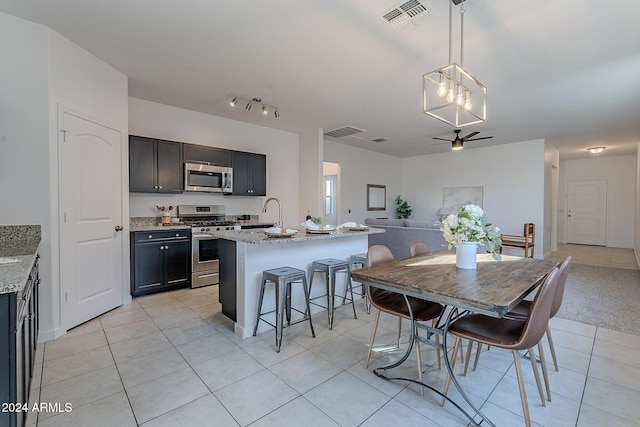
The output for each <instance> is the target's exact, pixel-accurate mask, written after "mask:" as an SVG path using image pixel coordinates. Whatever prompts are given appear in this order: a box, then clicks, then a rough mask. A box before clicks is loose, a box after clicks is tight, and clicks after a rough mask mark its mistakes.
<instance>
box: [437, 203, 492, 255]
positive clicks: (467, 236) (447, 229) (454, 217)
mask: <svg viewBox="0 0 640 427" xmlns="http://www.w3.org/2000/svg"><path fill="white" fill-rule="evenodd" d="M440 231H442V234H443V236H444V238H445V240H446V241H447V242H448V243H449V250H451V247H453V246H456V247H457V246H458V245H459V244H460V242H476V243H481V244H484V245H485V247H486V248H487V252H490V253H491V256H492V257H493V258H494V259H496V260H500V259H501V257H500V254H499V253H497V252H496V250H498V249H499V248H500V246H502V241H501V240H500V233H499V231H500V229H499V228H498V227H496V226H495V225H487V218H486V217H485V216H484V211H483V210H482V208H480V207H479V206H476V205H465V206H463V207H462V208H461V209H460V212H458V213H457V214H451V215H449V216H448V217H447V218H446V219H445V220H444V221H443V222H442V227H440Z"/></svg>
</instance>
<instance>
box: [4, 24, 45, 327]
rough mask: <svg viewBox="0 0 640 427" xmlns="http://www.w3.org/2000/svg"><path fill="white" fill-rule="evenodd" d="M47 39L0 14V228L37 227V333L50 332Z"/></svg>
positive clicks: (41, 31)
mask: <svg viewBox="0 0 640 427" xmlns="http://www.w3.org/2000/svg"><path fill="white" fill-rule="evenodd" d="M48 40H49V31H48V30H47V28H45V27H43V26H41V25H38V24H33V23H31V22H28V21H24V20H22V19H18V18H15V17H13V16H9V15H6V14H4V13H0V57H2V58H3V59H4V60H3V66H0V85H1V87H2V89H1V93H2V95H1V96H0V153H1V154H0V182H1V183H2V184H1V185H0V200H2V209H1V210H0V224H2V225H23V224H39V225H40V226H41V229H42V243H41V246H40V255H41V259H40V276H41V279H42V284H41V285H40V295H41V297H40V298H41V299H40V318H41V321H40V328H41V330H42V329H44V330H47V329H51V327H52V317H53V314H52V307H51V304H52V286H53V284H52V269H53V264H52V256H51V254H52V252H53V251H54V250H55V249H54V248H55V245H54V244H53V242H52V240H51V222H50V210H51V203H52V201H53V200H55V197H54V196H53V192H52V191H53V188H54V187H55V182H56V181H57V180H55V179H52V175H51V166H50V163H49V156H50V144H49V44H48ZM18 41H20V42H19V43H18ZM56 285H57V282H56Z"/></svg>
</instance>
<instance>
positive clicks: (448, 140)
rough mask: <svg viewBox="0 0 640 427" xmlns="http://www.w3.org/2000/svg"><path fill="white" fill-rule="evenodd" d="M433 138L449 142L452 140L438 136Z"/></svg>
mask: <svg viewBox="0 0 640 427" xmlns="http://www.w3.org/2000/svg"><path fill="white" fill-rule="evenodd" d="M431 139H437V140H438V141H447V142H451V140H450V139H444V138H436V137H433V138H431Z"/></svg>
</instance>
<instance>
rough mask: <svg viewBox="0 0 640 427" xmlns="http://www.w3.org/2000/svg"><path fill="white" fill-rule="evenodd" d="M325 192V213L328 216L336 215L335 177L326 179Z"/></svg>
mask: <svg viewBox="0 0 640 427" xmlns="http://www.w3.org/2000/svg"><path fill="white" fill-rule="evenodd" d="M324 191H325V194H324V200H325V208H324V213H325V214H326V215H333V214H334V213H335V194H336V187H335V176H333V177H326V178H325V182H324Z"/></svg>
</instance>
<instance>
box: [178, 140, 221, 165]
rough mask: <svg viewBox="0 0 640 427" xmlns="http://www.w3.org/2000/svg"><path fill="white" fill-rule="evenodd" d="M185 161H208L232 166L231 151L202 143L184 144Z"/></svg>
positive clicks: (211, 163)
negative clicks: (205, 145)
mask: <svg viewBox="0 0 640 427" xmlns="http://www.w3.org/2000/svg"><path fill="white" fill-rule="evenodd" d="M184 161H185V162H187V163H208V164H210V165H216V166H226V167H229V166H231V151H229V150H225V149H222V148H215V147H204V146H202V145H195V144H184Z"/></svg>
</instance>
